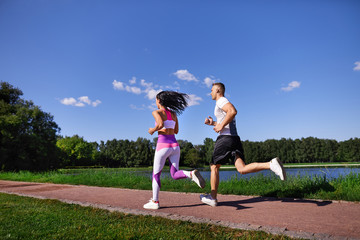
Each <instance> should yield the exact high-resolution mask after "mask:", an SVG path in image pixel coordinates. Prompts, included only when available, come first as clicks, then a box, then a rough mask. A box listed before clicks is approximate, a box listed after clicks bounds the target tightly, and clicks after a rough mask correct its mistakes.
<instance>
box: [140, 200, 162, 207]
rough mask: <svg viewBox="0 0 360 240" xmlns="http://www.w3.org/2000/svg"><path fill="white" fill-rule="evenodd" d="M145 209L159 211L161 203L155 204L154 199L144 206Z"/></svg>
mask: <svg viewBox="0 0 360 240" xmlns="http://www.w3.org/2000/svg"><path fill="white" fill-rule="evenodd" d="M144 208H145V209H159V208H160V204H159V201H157V202H154V201H153V200H152V199H150V200H149V202H148V203H147V204H145V205H144Z"/></svg>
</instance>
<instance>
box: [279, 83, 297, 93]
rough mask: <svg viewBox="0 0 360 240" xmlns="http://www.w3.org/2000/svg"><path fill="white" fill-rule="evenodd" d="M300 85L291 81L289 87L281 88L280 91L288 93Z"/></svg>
mask: <svg viewBox="0 0 360 240" xmlns="http://www.w3.org/2000/svg"><path fill="white" fill-rule="evenodd" d="M300 84H301V83H300V82H298V81H292V82H291V83H289V85H288V86H287V87H283V88H281V90H282V91H284V92H290V91H292V90H294V89H295V88H299V87H300Z"/></svg>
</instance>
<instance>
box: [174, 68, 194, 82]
mask: <svg viewBox="0 0 360 240" xmlns="http://www.w3.org/2000/svg"><path fill="white" fill-rule="evenodd" d="M174 75H175V76H176V77H177V78H178V79H180V80H185V81H189V82H191V81H194V82H198V81H199V80H197V78H196V77H195V76H194V75H193V74H191V73H189V71H188V70H186V69H184V70H177V71H176V72H175V73H174Z"/></svg>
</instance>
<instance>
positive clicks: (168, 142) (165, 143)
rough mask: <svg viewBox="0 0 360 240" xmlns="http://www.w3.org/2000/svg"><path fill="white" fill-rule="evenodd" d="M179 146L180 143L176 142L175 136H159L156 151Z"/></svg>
mask: <svg viewBox="0 0 360 240" xmlns="http://www.w3.org/2000/svg"><path fill="white" fill-rule="evenodd" d="M177 146H179V143H178V142H177V141H176V138H175V135H174V134H170V135H165V134H159V136H158V141H157V144H156V151H159V150H161V149H163V148H173V147H177Z"/></svg>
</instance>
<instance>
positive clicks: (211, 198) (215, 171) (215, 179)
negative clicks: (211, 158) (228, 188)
mask: <svg viewBox="0 0 360 240" xmlns="http://www.w3.org/2000/svg"><path fill="white" fill-rule="evenodd" d="M220 166H221V165H220V164H211V165H210V168H211V175H210V183H211V194H200V200H201V201H202V202H203V203H205V204H207V205H210V206H212V207H215V206H216V205H217V200H216V197H217V190H218V187H219V168H220Z"/></svg>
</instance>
